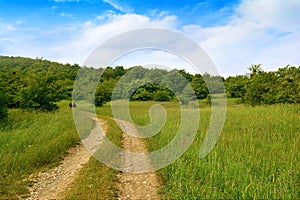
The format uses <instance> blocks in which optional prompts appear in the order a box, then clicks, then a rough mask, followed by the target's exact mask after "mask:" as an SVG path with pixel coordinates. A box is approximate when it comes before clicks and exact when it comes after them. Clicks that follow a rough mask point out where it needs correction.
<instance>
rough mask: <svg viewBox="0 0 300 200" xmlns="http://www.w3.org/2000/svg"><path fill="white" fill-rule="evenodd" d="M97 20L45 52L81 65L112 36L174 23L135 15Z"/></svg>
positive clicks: (56, 58) (173, 17) (57, 58)
mask: <svg viewBox="0 0 300 200" xmlns="http://www.w3.org/2000/svg"><path fill="white" fill-rule="evenodd" d="M97 18H99V16H98V17H97ZM97 18H96V19H95V20H90V21H87V22H85V23H84V24H82V25H81V26H80V28H78V29H77V31H74V32H76V34H75V35H73V36H72V38H71V39H69V40H67V41H65V42H64V43H60V44H53V45H51V46H50V47H49V48H47V52H51V53H50V54H51V55H49V57H51V59H54V60H60V61H63V62H76V63H79V64H82V63H83V62H84V60H85V59H86V58H87V56H88V55H89V54H90V53H91V52H92V51H93V50H94V49H95V48H96V47H97V46H98V45H100V44H101V43H102V42H104V41H106V40H107V39H109V38H111V37H113V36H114V35H117V34H120V33H123V32H126V31H130V30H135V29H138V28H150V27H155V28H165V29H174V28H175V23H176V17H175V16H165V17H163V18H159V19H150V18H149V17H146V16H142V15H137V14H124V15H119V14H112V13H111V14H110V17H109V20H108V21H107V22H106V23H104V24H100V25H99V24H97V21H98V19H97ZM44 57H46V56H44Z"/></svg>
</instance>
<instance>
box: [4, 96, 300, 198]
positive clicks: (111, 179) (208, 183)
mask: <svg viewBox="0 0 300 200" xmlns="http://www.w3.org/2000/svg"><path fill="white" fill-rule="evenodd" d="M156 103H157V102H130V104H129V106H130V114H131V117H132V118H133V120H134V121H135V122H136V124H139V125H146V124H148V123H149V122H150V118H149V115H148V114H149V109H150V107H151V106H152V105H154V104H156ZM227 103H228V106H227V117H226V121H225V124H224V128H223V131H222V134H221V137H220V139H219V141H218V143H217V145H216V146H215V148H214V149H213V150H212V151H211V152H210V153H209V154H208V156H206V157H205V158H202V159H200V158H199V150H200V147H201V144H202V141H203V138H204V137H205V135H206V132H207V129H208V125H209V120H210V113H211V109H210V107H209V105H207V104H206V102H205V101H201V102H200V118H201V119H200V122H199V129H198V132H197V135H196V138H195V140H194V141H193V143H192V145H191V147H190V148H189V149H188V150H187V151H186V152H185V153H184V155H183V156H181V157H180V158H179V159H178V160H176V161H175V162H174V163H173V164H171V165H169V166H167V167H165V168H162V169H160V170H159V171H158V175H159V176H160V177H161V179H162V182H163V185H162V187H161V188H160V191H159V192H160V195H161V198H162V199H199V198H204V199H299V198H300V172H299V171H300V162H299V161H300V105H291V104H286V105H272V106H256V107H250V106H244V105H242V104H236V100H234V99H228V101H227ZM160 104H161V105H162V106H163V107H164V108H165V110H166V113H167V120H166V124H165V126H164V127H163V129H162V130H161V131H160V132H159V133H158V134H156V135H155V136H153V137H151V138H147V139H145V142H146V144H147V146H148V149H149V151H154V150H157V149H159V148H162V147H164V146H165V145H166V144H168V143H169V142H170V141H171V140H172V138H173V137H174V136H175V135H176V133H177V130H178V128H179V126H180V110H179V109H180V107H179V105H178V103H177V102H174V101H171V102H161V103H160ZM59 106H60V110H59V111H58V112H50V113H39V112H27V111H21V110H10V111H9V119H8V120H7V121H6V122H2V123H1V124H0V199H16V198H19V197H26V194H28V191H27V189H26V188H27V187H28V186H29V185H30V184H32V183H31V182H30V181H26V180H27V179H28V177H29V176H30V174H32V173H36V172H38V171H42V170H46V169H48V168H50V167H53V166H55V165H57V164H59V161H60V160H61V159H62V158H63V156H64V155H65V154H66V152H67V149H68V148H70V147H72V146H75V145H76V144H77V143H78V142H79V141H80V139H79V137H78V134H77V132H76V130H75V126H74V121H73V117H72V112H71V110H70V108H69V107H68V102H66V101H63V102H60V104H59ZM184 109H192V108H188V107H186V108H184ZM96 112H97V115H98V117H99V118H103V119H104V120H106V121H107V124H108V130H107V135H108V138H109V139H110V140H111V141H112V142H113V143H115V144H116V145H118V146H121V136H122V132H121V130H120V129H119V128H118V127H117V126H116V124H115V122H114V120H113V119H112V118H111V116H112V112H111V108H110V103H107V104H105V105H104V106H103V107H97V108H96ZM118 173H119V172H118V171H117V170H113V169H110V168H108V167H106V166H105V165H103V164H101V163H100V162H99V161H97V160H96V159H95V158H92V159H91V160H90V161H89V163H88V164H87V165H85V166H84V167H83V169H82V170H81V171H80V176H79V177H78V179H77V180H76V182H75V184H74V185H73V187H71V188H70V190H69V191H66V199H114V198H116V195H117V191H118V185H117V184H118V178H117V174H118Z"/></svg>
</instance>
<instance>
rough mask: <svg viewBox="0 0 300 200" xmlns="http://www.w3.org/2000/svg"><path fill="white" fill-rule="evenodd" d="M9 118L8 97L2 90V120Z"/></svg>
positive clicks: (0, 112) (0, 100) (0, 108)
mask: <svg viewBox="0 0 300 200" xmlns="http://www.w3.org/2000/svg"><path fill="white" fill-rule="evenodd" d="M5 118H7V98H6V96H5V94H4V93H3V92H2V91H1V90H0V121H2V120H3V119H5Z"/></svg>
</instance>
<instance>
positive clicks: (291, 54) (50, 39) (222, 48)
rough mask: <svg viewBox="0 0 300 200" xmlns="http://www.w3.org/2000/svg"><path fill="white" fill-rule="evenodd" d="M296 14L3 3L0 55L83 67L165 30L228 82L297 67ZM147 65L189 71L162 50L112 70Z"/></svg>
mask: <svg viewBox="0 0 300 200" xmlns="http://www.w3.org/2000/svg"><path fill="white" fill-rule="evenodd" d="M299 10H300V0H287V1H282V0H268V1H267V0H135V1H134V0H127V1H126V0H26V1H25V0H10V1H6V0H0V55H8V56H24V57H31V58H36V57H43V58H44V59H48V60H52V61H57V62H62V63H70V64H74V63H78V64H80V65H82V64H83V63H84V61H85V60H86V58H87V57H88V56H89V55H90V54H91V52H93V50H94V49H95V48H97V47H98V46H99V45H100V44H102V43H103V42H105V41H107V40H108V39H110V38H112V37H114V36H116V35H118V34H121V33H125V32H127V31H132V30H136V29H140V28H160V29H166V30H172V31H176V32H177V33H180V34H183V35H185V36H186V37H188V38H190V39H192V40H193V41H194V42H196V43H197V44H198V45H199V46H200V47H202V48H203V50H204V51H205V52H206V53H207V55H208V56H209V57H210V58H211V60H212V61H213V63H214V64H215V66H216V68H217V70H218V72H219V74H221V75H223V76H229V75H236V74H246V73H247V72H248V70H247V67H249V66H251V65H252V64H262V67H263V69H264V70H266V71H270V70H276V69H277V68H279V67H284V66H286V65H288V64H291V65H296V66H299V65H300V53H299V52H300V23H299V22H298V21H299V19H300V12H299ZM149 64H158V65H164V66H166V67H167V68H172V67H173V68H174V67H175V68H183V69H185V68H188V67H189V66H188V65H189V64H187V63H186V62H185V61H183V60H182V59H181V58H179V57H178V56H176V55H172V54H170V53H166V52H161V51H157V50H153V51H149V50H147V51H140V52H135V53H130V54H128V55H124V56H123V57H121V58H120V59H118V60H116V61H115V62H114V63H111V65H112V66H114V65H123V66H125V67H129V66H134V65H149ZM187 71H190V69H187Z"/></svg>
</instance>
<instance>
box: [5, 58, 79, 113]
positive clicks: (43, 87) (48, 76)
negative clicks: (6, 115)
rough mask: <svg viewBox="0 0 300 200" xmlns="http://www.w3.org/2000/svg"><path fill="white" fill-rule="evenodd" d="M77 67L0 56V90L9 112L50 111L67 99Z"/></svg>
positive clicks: (39, 59) (38, 59) (40, 59)
mask: <svg viewBox="0 0 300 200" xmlns="http://www.w3.org/2000/svg"><path fill="white" fill-rule="evenodd" d="M78 69H79V66H78V65H76V64H75V65H70V64H65V65H63V64H59V63H56V62H50V61H47V60H43V59H42V58H36V59H31V58H22V57H7V56H0V87H1V89H2V90H3V92H4V93H5V94H6V96H7V106H8V107H9V108H24V109H29V110H43V111H51V110H55V109H57V108H58V107H57V106H56V102H57V101H60V100H63V99H70V98H71V95H72V94H71V92H72V90H73V84H74V80H75V77H76V74H77V70H78Z"/></svg>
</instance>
